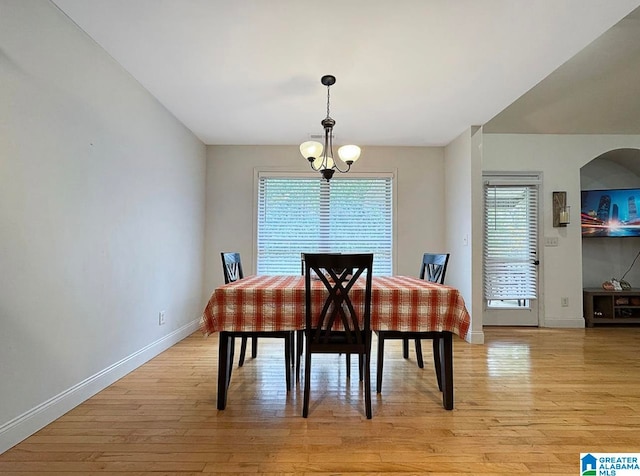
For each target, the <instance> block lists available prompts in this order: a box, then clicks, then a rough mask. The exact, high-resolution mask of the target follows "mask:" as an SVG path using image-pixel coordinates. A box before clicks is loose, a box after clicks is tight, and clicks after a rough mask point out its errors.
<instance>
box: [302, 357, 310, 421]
mask: <svg viewBox="0 0 640 476" xmlns="http://www.w3.org/2000/svg"><path fill="white" fill-rule="evenodd" d="M310 391H311V352H309V349H308V345H307V351H306V352H305V355H304V399H303V403H302V417H303V418H307V416H308V415H309V392H310Z"/></svg>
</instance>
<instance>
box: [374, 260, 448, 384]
mask: <svg viewBox="0 0 640 476" xmlns="http://www.w3.org/2000/svg"><path fill="white" fill-rule="evenodd" d="M449 256H450V253H425V254H424V255H423V256H422V264H421V266H420V279H425V280H427V281H429V282H432V283H438V284H444V278H445V276H446V274H447V265H448V264H449ZM377 335H378V366H377V371H376V392H377V393H380V391H381V390H382V368H383V364H384V341H385V339H402V355H403V357H404V358H405V359H408V358H409V340H410V339H413V340H414V342H415V347H416V361H417V363H418V367H420V368H421V369H422V368H424V360H423V358H422V339H431V340H432V341H433V362H434V365H435V370H436V378H437V380H438V388H439V389H440V390H442V375H441V367H440V338H439V334H437V333H433V332H405V331H378V332H377Z"/></svg>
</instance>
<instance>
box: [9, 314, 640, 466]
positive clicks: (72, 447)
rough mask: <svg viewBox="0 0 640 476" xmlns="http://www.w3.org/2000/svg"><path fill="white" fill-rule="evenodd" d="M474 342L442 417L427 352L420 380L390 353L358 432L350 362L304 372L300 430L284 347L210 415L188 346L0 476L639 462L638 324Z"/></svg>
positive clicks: (463, 355) (209, 385)
mask: <svg viewBox="0 0 640 476" xmlns="http://www.w3.org/2000/svg"><path fill="white" fill-rule="evenodd" d="M485 332H486V343H485V344H484V345H471V344H468V343H466V342H464V341H463V340H461V339H459V338H457V337H456V338H454V375H455V381H454V383H455V409H454V410H453V411H450V412H449V411H446V410H444V409H443V408H442V400H441V394H440V393H439V392H438V390H437V385H436V381H435V374H434V372H433V365H432V358H431V355H430V354H429V350H430V348H431V346H430V345H423V349H424V352H425V368H424V369H423V370H420V369H418V367H417V365H416V364H415V356H414V355H413V352H412V354H411V358H410V360H409V361H405V360H404V359H402V357H401V348H400V341H389V342H388V345H387V348H386V351H385V357H386V359H385V376H384V382H383V389H382V394H380V395H377V396H376V395H375V393H374V397H373V419H372V420H366V418H365V416H364V404H363V401H362V398H361V397H362V395H361V385H360V384H359V382H358V379H357V375H358V372H357V370H356V367H355V366H356V365H357V359H353V365H354V370H353V372H352V375H353V377H354V378H353V379H352V380H351V381H347V380H346V376H345V370H344V357H342V358H340V357H338V356H326V357H324V356H323V357H324V358H318V359H316V360H315V361H314V369H313V370H312V373H313V375H312V378H313V381H312V394H311V408H310V415H309V418H308V419H303V418H302V416H301V411H302V387H301V385H300V384H298V385H296V387H295V389H294V390H293V391H292V392H291V394H289V395H287V393H286V391H285V382H284V372H283V370H282V365H281V359H282V358H283V357H282V356H283V352H282V342H281V340H273V341H271V342H269V341H267V340H264V339H263V340H261V341H260V349H259V355H258V358H257V359H255V360H252V359H248V360H247V362H246V363H245V365H244V367H242V368H237V355H236V367H235V368H234V373H233V377H232V380H231V388H230V392H229V401H228V404H227V409H226V410H224V411H217V410H216V387H215V382H216V363H217V354H216V350H217V337H216V336H212V337H209V338H206V339H205V338H203V337H202V335H201V334H199V333H196V334H193V335H192V336H190V337H189V338H187V339H185V340H184V341H182V342H180V343H179V344H177V345H175V346H174V347H172V348H171V349H169V350H167V351H166V352H164V353H163V354H161V355H159V356H158V357H156V358H155V359H153V360H151V361H150V362H148V363H147V364H145V365H144V366H142V367H140V368H139V369H137V370H135V371H134V372H132V373H131V374H129V375H128V376H126V377H125V378H123V379H121V380H120V381H118V382H116V383H115V384H114V385H112V386H110V387H109V388H107V389H105V390H104V391H102V392H100V393H99V394H97V395H96V396H94V397H93V398H91V399H90V400H88V401H86V402H85V403H83V404H82V405H80V406H78V407H77V408H75V409H74V410H72V411H70V412H69V413H68V414H66V415H64V416H63V417H61V418H60V419H58V420H56V421H55V422H53V423H52V424H50V425H48V426H47V427H45V428H43V429H42V430H41V431H39V432H38V433H36V434H34V435H33V436H31V437H29V438H28V439H26V440H25V441H23V442H22V443H20V444H18V445H17V446H15V447H14V448H12V449H10V450H9V451H7V452H5V453H4V454H2V455H0V474H2V475H3V476H10V475H36V474H37V475H50V476H51V475H54V474H64V475H74V474H82V475H88V474H100V475H108V474H112V475H124V474H127V475H152V474H153V475H156V474H181V475H188V474H201V473H236V474H242V473H277V474H283V473H289V474H304V473H326V474H339V473H352V474H354V473H360V474H363V473H377V472H385V473H405V474H406V473H409V474H429V475H452V474H457V475H462V474H466V475H483V476H487V475H490V474H501V475H505V474H509V475H515V474H540V475H541V474H556V475H573V474H579V471H580V462H579V458H580V453H581V452H610V453H611V452H640V327H597V328H593V329H572V330H569V329H531V328H528V329H518V328H486V329H485ZM374 346H375V342H374ZM374 354H375V352H374ZM373 362H375V355H374V356H373ZM316 364H317V366H316ZM374 367H375V366H372V377H373V378H375V368H374ZM374 381H375V380H374ZM373 388H374V389H375V385H374V386H373Z"/></svg>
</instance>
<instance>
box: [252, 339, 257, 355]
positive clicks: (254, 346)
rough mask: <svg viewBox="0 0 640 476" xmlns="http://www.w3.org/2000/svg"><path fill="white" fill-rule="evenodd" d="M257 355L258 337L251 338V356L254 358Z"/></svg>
mask: <svg viewBox="0 0 640 476" xmlns="http://www.w3.org/2000/svg"><path fill="white" fill-rule="evenodd" d="M257 356H258V338H257V337H254V338H253V339H251V358H252V359H255V358H256V357H257Z"/></svg>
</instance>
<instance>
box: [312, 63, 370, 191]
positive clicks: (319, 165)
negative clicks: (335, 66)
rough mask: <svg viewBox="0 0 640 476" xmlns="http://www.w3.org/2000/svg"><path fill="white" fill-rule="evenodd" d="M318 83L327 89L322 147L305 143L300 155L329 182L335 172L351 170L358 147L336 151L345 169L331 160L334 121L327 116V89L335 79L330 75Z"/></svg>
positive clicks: (314, 142) (315, 143) (313, 142)
mask: <svg viewBox="0 0 640 476" xmlns="http://www.w3.org/2000/svg"><path fill="white" fill-rule="evenodd" d="M320 82H321V83H322V84H324V85H325V86H326V87H327V117H325V118H324V119H323V120H322V122H321V123H320V124H322V127H324V145H322V144H321V143H320V142H316V141H307V142H303V143H302V144H300V153H301V154H302V156H303V157H304V158H305V159H307V160H308V161H309V164H311V168H312V169H313V170H316V171H319V172H320V173H321V174H322V176H323V177H324V179H325V180H327V181H329V180H331V177H333V174H334V173H335V171H336V170H337V171H338V172H340V173H346V172H348V171H349V170H350V169H351V165H352V164H353V163H354V162H355V161H356V160H358V158H359V157H360V147H358V146H357V145H343V146H342V147H340V148H339V149H338V157H340V160H341V161H343V162H344V163H345V164H347V166H346V168H344V169H341V168H340V167H338V164H337V162H336V161H335V160H334V159H333V126H335V125H336V121H334V120H333V119H331V116H330V115H329V88H330V87H331V86H332V85H334V84H335V82H336V77H335V76H331V75H326V76H323V77H322V78H321V79H320Z"/></svg>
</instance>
